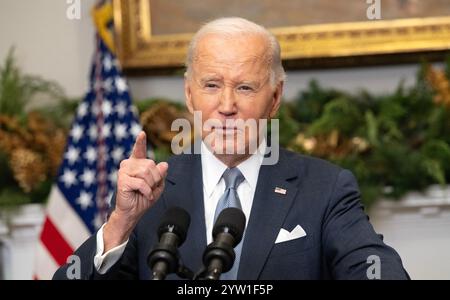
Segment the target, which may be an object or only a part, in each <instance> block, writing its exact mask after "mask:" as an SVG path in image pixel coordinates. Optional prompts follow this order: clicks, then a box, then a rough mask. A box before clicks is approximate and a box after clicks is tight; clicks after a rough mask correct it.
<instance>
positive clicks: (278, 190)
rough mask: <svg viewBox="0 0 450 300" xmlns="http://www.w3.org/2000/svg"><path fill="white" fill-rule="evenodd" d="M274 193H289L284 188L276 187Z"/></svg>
mask: <svg viewBox="0 0 450 300" xmlns="http://www.w3.org/2000/svg"><path fill="white" fill-rule="evenodd" d="M274 192H275V193H277V194H281V195H286V192H287V191H286V190H285V189H283V188H280V187H276V188H275V191H274Z"/></svg>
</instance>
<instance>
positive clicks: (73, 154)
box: [65, 146, 80, 165]
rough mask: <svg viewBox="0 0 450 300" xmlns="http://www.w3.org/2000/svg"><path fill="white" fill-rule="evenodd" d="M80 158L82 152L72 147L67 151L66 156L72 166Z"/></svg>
mask: <svg viewBox="0 0 450 300" xmlns="http://www.w3.org/2000/svg"><path fill="white" fill-rule="evenodd" d="M79 156H80V150H78V149H77V148H75V147H72V146H70V147H69V150H67V152H66V154H65V158H66V159H67V160H68V161H69V164H70V165H73V164H74V163H75V161H77V159H78V157H79Z"/></svg>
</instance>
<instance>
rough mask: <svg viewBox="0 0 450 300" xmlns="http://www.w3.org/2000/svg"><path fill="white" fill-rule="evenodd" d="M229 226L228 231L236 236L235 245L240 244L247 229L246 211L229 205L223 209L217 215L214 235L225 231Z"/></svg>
mask: <svg viewBox="0 0 450 300" xmlns="http://www.w3.org/2000/svg"><path fill="white" fill-rule="evenodd" d="M225 228H227V230H228V232H229V233H230V234H231V235H232V236H233V237H234V240H235V244H234V245H233V247H235V246H236V245H238V244H239V242H240V241H241V239H242V235H243V234H244V229H245V215H244V212H243V211H242V210H240V209H238V208H235V207H229V208H225V209H224V210H222V212H221V213H220V214H219V216H218V217H217V221H216V224H214V228H213V237H214V239H215V238H216V235H217V234H219V233H221V232H223V231H224V229H225Z"/></svg>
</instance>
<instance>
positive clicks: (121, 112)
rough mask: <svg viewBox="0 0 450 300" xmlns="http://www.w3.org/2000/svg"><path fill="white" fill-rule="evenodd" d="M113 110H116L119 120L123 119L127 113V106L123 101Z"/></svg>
mask: <svg viewBox="0 0 450 300" xmlns="http://www.w3.org/2000/svg"><path fill="white" fill-rule="evenodd" d="M115 110H116V112H117V114H118V116H119V117H120V118H123V117H124V116H125V114H126V113H127V105H126V103H125V102H123V101H121V102H119V103H118V104H117V105H116V107H115Z"/></svg>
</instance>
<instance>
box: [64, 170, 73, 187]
mask: <svg viewBox="0 0 450 300" xmlns="http://www.w3.org/2000/svg"><path fill="white" fill-rule="evenodd" d="M61 181H62V182H63V183H64V185H65V187H66V188H70V187H71V186H72V185H74V184H75V183H76V182H77V178H76V172H75V171H72V170H70V169H64V173H63V175H62V176H61Z"/></svg>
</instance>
